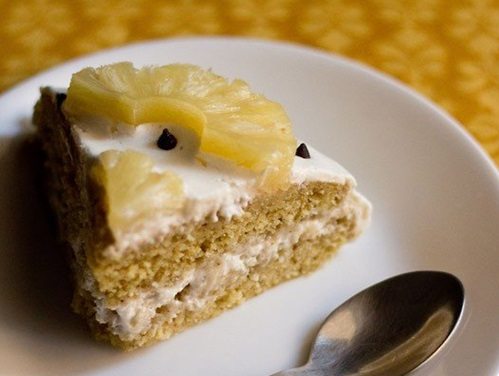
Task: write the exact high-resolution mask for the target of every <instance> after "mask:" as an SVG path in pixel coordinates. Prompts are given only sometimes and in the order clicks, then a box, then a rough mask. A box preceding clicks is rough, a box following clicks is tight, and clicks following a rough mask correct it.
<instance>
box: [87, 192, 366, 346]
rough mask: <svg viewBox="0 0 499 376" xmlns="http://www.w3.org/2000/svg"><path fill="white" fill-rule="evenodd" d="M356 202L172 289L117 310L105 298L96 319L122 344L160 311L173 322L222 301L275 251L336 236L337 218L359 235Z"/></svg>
mask: <svg viewBox="0 0 499 376" xmlns="http://www.w3.org/2000/svg"><path fill="white" fill-rule="evenodd" d="M358 200H363V198H361V196H359V195H357V194H355V193H352V195H350V196H349V197H348V198H347V199H346V200H345V201H344V203H343V205H341V206H340V207H338V208H336V209H335V210H332V211H329V212H325V213H322V214H321V215H319V216H317V217H315V218H313V219H307V220H304V221H302V222H300V223H297V224H296V225H293V226H290V227H287V228H284V229H282V230H280V231H279V232H277V233H276V234H275V235H274V236H273V237H269V238H267V239H262V238H260V237H258V238H256V237H255V238H253V239H251V240H249V241H248V242H247V243H246V244H242V245H240V246H238V247H236V248H235V249H230V250H227V251H226V252H224V253H223V254H221V255H219V256H216V257H212V258H210V259H208V260H206V261H205V262H204V263H202V264H201V265H199V266H198V267H196V268H195V269H193V270H190V271H188V272H187V273H186V274H185V275H184V277H183V278H182V279H181V280H179V281H178V282H177V283H176V284H175V285H174V286H168V287H161V286H152V288H150V289H147V290H144V291H143V292H141V293H140V295H139V296H137V297H135V298H131V299H126V300H125V301H123V302H121V303H120V304H119V305H115V306H109V305H107V304H106V301H105V299H103V298H100V299H97V305H96V311H97V314H96V319H97V321H99V322H100V323H103V324H108V325H109V326H110V327H111V328H112V331H113V332H114V333H115V334H117V335H119V336H120V338H122V339H123V340H130V339H133V338H134V337H135V336H137V335H139V334H140V333H142V332H144V331H146V330H148V329H149V328H150V327H151V326H153V325H155V324H156V325H161V324H162V322H163V321H162V322H155V321H154V317H155V315H156V310H157V309H158V308H161V309H162V312H166V313H167V315H166V316H163V318H162V319H163V320H167V321H168V320H171V319H173V318H175V316H176V315H177V313H178V312H179V311H180V310H181V309H187V310H192V311H194V310H198V309H201V308H203V306H204V305H206V304H207V303H209V302H212V301H214V300H215V299H216V298H217V297H218V296H220V295H221V294H222V292H223V291H224V290H225V289H226V288H227V287H229V286H231V285H233V284H234V283H236V282H237V281H238V280H240V279H241V278H245V277H246V276H248V275H249V274H250V269H251V268H252V267H254V266H256V265H259V266H260V265H265V264H267V263H269V262H270V261H273V260H275V259H276V258H277V257H278V256H279V250H282V251H283V252H286V251H288V252H289V251H291V250H292V246H293V245H294V244H296V243H298V242H299V241H303V240H307V239H314V238H316V237H319V236H322V235H326V234H330V233H333V232H335V231H336V229H337V224H336V222H335V219H338V218H342V217H345V216H346V217H352V216H353V217H355V223H356V224H357V229H356V232H357V233H359V232H360V231H362V229H363V228H364V226H366V225H367V221H368V216H367V213H368V212H367V209H368V208H366V207H364V209H363V210H359V201H358ZM360 206H362V205H360ZM251 278H252V279H253V280H258V274H255V273H254V272H252V275H251ZM184 289H185V290H184ZM179 293H181V294H182V296H181V297H179V296H178V295H177V294H179Z"/></svg>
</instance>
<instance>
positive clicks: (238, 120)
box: [65, 63, 296, 190]
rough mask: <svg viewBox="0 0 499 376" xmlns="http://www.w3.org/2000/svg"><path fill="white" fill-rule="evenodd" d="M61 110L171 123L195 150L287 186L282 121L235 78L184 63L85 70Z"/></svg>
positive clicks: (288, 148)
mask: <svg viewBox="0 0 499 376" xmlns="http://www.w3.org/2000/svg"><path fill="white" fill-rule="evenodd" d="M65 111H67V112H68V113H69V114H70V115H71V116H72V117H73V118H74V117H79V116H88V115H92V116H104V117H107V118H109V119H111V120H112V121H116V122H124V123H128V124H133V125H138V124H142V123H165V124H168V123H169V124H178V125H181V126H184V127H187V128H190V129H191V130H193V131H194V133H195V134H196V135H197V137H199V139H200V150H201V151H202V152H206V153H210V154H215V155H217V156H219V157H221V158H224V159H228V160H231V161H233V162H234V163H235V164H237V165H239V166H242V167H245V168H248V169H250V170H252V171H255V172H256V173H259V174H261V176H262V179H261V186H262V189H264V190H273V189H278V188H285V187H286V186H287V185H288V184H289V175H290V171H291V167H292V163H293V158H294V153H295V149H296V140H295V138H294V136H293V134H292V131H291V124H290V121H289V118H288V116H287V115H286V113H285V111H284V109H283V108H282V106H280V105H279V104H277V103H275V102H272V101H270V100H268V99H267V98H265V97H264V96H263V95H260V94H256V93H253V92H252V91H251V90H250V88H249V86H248V84H246V83H245V82H244V81H241V80H234V81H228V80H226V79H225V78H223V77H221V76H218V75H216V74H214V73H212V72H211V71H208V70H203V69H201V68H199V67H197V66H194V65H187V64H172V65H165V66H160V67H144V68H142V69H136V68H134V67H133V65H132V64H131V63H117V64H111V65H106V66H102V67H99V68H96V69H94V68H86V69H83V70H82V71H80V72H78V73H76V74H74V75H73V77H72V79H71V84H70V87H69V89H68V97H67V100H66V103H65Z"/></svg>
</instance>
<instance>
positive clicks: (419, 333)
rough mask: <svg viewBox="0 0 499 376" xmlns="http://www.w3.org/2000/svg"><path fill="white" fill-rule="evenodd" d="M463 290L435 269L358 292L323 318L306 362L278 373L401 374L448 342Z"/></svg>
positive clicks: (460, 310)
mask: <svg viewBox="0 0 499 376" xmlns="http://www.w3.org/2000/svg"><path fill="white" fill-rule="evenodd" d="M463 307H464V288H463V285H462V283H461V282H460V281H459V279H457V278H456V277H455V276H453V275H452V274H449V273H444V272H437V271H418V272H411V273H406V274H401V275H398V276H395V277H392V278H389V279H387V280H384V281H382V282H379V283H377V284H375V285H373V286H371V287H368V288H367V289H365V290H363V291H361V292H359V293H358V294H356V295H355V296H353V297H352V298H350V299H348V300H347V301H346V302H344V303H343V304H342V305H340V306H339V307H338V308H336V309H335V310H334V311H333V312H332V313H331V314H330V315H329V316H328V318H327V319H326V320H325V321H324V323H323V325H322V327H321V328H320V330H319V333H318V334H317V337H316V340H315V342H314V344H313V345H312V349H311V352H310V357H309V361H308V362H307V364H306V365H304V366H302V367H299V368H295V369H292V370H287V371H282V372H279V373H276V374H275V375H274V376H291V375H296V376H312V375H313V376H326V375H327V376H347V375H348V376H361V375H362V376H386V375H390V376H403V375H407V374H408V373H409V372H412V371H414V370H415V369H416V368H418V367H420V366H421V365H422V364H425V363H426V362H427V361H428V360H429V359H430V358H433V356H434V355H435V354H436V352H437V351H438V350H439V349H440V348H441V347H442V346H443V345H444V344H445V343H446V342H447V341H448V339H449V337H450V336H451V334H452V333H453V332H454V329H455V328H456V327H457V324H458V322H459V321H460V318H461V316H462V313H463Z"/></svg>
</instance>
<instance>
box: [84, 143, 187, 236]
mask: <svg viewBox="0 0 499 376" xmlns="http://www.w3.org/2000/svg"><path fill="white" fill-rule="evenodd" d="M153 167H154V164H153V161H152V159H151V158H149V157H148V156H147V155H145V154H143V153H139V152H136V151H132V150H126V151H118V150H109V151H105V152H103V153H102V154H100V155H99V158H98V161H97V162H96V163H95V164H94V165H93V167H92V170H91V176H92V178H93V179H94V180H95V181H97V182H98V183H99V184H100V185H102V186H103V187H105V188H106V190H105V192H106V196H105V197H106V198H105V202H106V206H107V219H108V223H109V226H110V227H111V229H112V230H113V231H119V230H125V229H126V228H127V227H128V226H129V225H130V224H132V223H133V222H134V221H136V220H137V219H140V218H141V217H145V216H147V215H149V213H150V212H153V213H155V212H158V211H159V210H161V211H163V212H165V211H168V210H174V209H178V208H180V207H181V206H182V202H183V198H184V193H183V184H182V180H181V179H180V178H179V177H178V176H177V175H175V174H174V173H170V172H161V173H159V172H154V171H153ZM160 208H161V209H160Z"/></svg>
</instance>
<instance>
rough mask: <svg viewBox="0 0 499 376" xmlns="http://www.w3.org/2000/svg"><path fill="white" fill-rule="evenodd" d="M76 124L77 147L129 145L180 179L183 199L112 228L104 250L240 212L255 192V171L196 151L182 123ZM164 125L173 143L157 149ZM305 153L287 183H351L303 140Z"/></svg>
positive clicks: (98, 149) (91, 150)
mask: <svg viewBox="0 0 499 376" xmlns="http://www.w3.org/2000/svg"><path fill="white" fill-rule="evenodd" d="M74 125H75V130H76V133H77V135H78V137H79V139H80V143H81V145H82V147H83V148H84V149H85V150H86V152H87V153H88V154H89V155H90V156H92V157H97V156H98V155H99V154H101V153H102V152H104V151H107V150H121V151H123V150H127V149H132V150H135V151H138V152H141V153H144V154H146V155H147V156H149V157H150V158H151V159H152V160H153V161H154V171H157V172H163V171H171V172H174V173H175V174H177V175H178V176H179V177H180V178H181V179H182V181H183V186H184V193H185V204H184V205H183V208H182V209H180V210H179V211H177V212H175V213H172V214H171V215H168V216H164V215H161V216H159V215H158V216H157V217H155V218H151V219H150V220H148V221H141V222H140V223H136V224H134V225H133V226H134V227H132V228H127V229H126V231H123V232H121V233H120V232H119V230H117V231H118V232H115V234H114V235H115V238H116V242H115V244H114V245H112V246H111V247H109V249H108V250H107V252H108V256H110V257H120V256H121V255H122V254H123V252H125V251H127V250H130V249H133V248H134V247H137V248H138V247H140V246H143V245H145V244H147V242H150V243H154V242H156V241H157V237H158V234H164V233H166V232H168V231H169V230H173V229H178V228H179V227H181V226H182V225H185V224H188V223H192V222H199V221H202V220H206V219H208V220H211V221H217V220H218V219H219V218H227V219H230V218H232V217H233V216H237V215H241V214H242V213H243V211H244V208H245V207H246V206H247V205H248V204H249V203H250V202H251V200H252V198H253V197H254V196H255V195H256V194H257V184H258V176H257V174H255V173H254V172H252V171H250V170H248V169H245V168H242V167H238V166H236V165H235V164H234V163H232V162H231V161H228V160H224V159H222V158H220V157H217V156H214V155H210V154H207V153H202V152H199V151H198V149H199V143H198V141H197V138H196V136H195V135H194V134H193V133H191V131H190V130H188V129H187V128H185V127H181V126H177V125H172V124H141V125H138V126H132V125H127V124H110V123H109V122H106V121H105V120H102V119H89V120H88V121H85V122H84V123H76V124H74ZM164 128H168V130H169V131H170V132H171V133H172V134H174V135H175V137H176V138H177V141H178V143H177V146H176V147H175V148H174V149H172V150H162V149H160V148H159V147H158V146H157V145H156V142H157V140H158V138H159V136H160V135H161V132H162V131H163V129H164ZM307 147H308V149H309V152H310V156H311V158H310V159H304V158H301V157H295V159H294V163H293V166H292V170H291V177H290V179H291V183H294V184H302V183H306V182H309V181H324V182H335V183H338V184H348V185H350V186H352V187H354V186H355V185H356V182H355V179H354V178H353V176H352V175H350V173H348V171H346V170H345V169H344V168H343V167H342V166H340V165H339V164H338V163H336V162H335V161H333V160H331V159H330V158H328V157H326V156H324V155H323V154H321V153H319V152H318V151H317V150H315V149H313V148H312V147H310V146H307Z"/></svg>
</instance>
